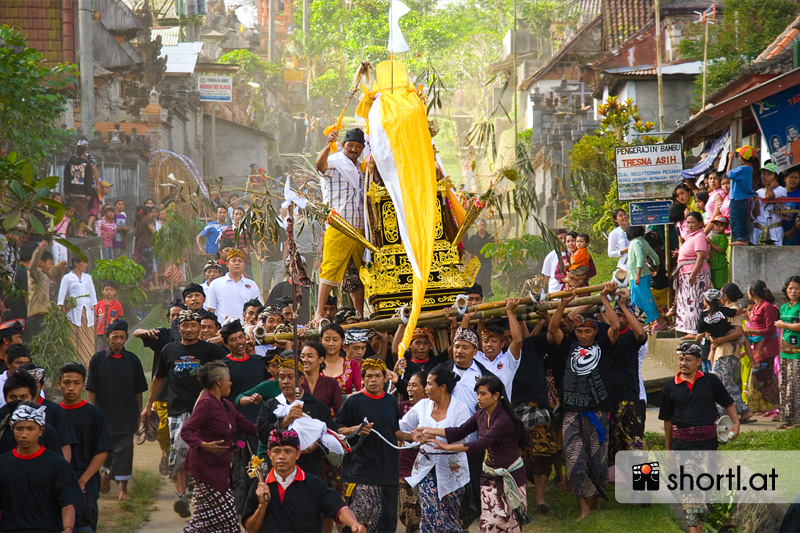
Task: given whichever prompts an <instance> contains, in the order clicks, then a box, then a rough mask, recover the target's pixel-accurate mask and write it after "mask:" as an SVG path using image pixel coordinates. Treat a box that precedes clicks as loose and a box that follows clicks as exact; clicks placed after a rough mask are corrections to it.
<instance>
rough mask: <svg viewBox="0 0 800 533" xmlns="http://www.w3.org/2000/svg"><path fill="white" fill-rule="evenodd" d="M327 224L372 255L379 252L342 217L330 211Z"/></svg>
mask: <svg viewBox="0 0 800 533" xmlns="http://www.w3.org/2000/svg"><path fill="white" fill-rule="evenodd" d="M328 224H330V225H331V226H333V227H334V228H336V229H337V230H339V231H341V232H342V233H344V234H345V235H347V236H348V237H350V238H351V239H353V240H355V241H357V242H359V243H360V244H362V245H363V246H364V247H365V248H366V249H367V250H369V251H370V252H372V253H373V254H377V253H379V252H380V250H379V249H378V247H377V246H375V245H374V244H372V243H371V242H369V241H368V240H367V239H365V238H364V236H363V235H361V234H360V233H359V232H358V230H356V229H355V228H354V227H353V225H352V224H350V223H349V222H348V221H346V220H345V219H344V218H342V215H340V214H339V213H337V212H336V211H334V210H333V209H331V212H330V214H329V215H328Z"/></svg>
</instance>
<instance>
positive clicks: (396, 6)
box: [386, 0, 411, 53]
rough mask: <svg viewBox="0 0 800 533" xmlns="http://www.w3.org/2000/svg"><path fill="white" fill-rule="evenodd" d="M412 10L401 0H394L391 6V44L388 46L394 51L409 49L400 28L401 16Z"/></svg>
mask: <svg viewBox="0 0 800 533" xmlns="http://www.w3.org/2000/svg"><path fill="white" fill-rule="evenodd" d="M409 11H411V10H410V9H409V8H408V6H407V5H405V4H404V3H403V2H401V1H400V0H392V4H391V6H390V7H389V45H388V46H387V47H386V48H388V50H389V51H390V52H392V53H398V52H407V51H408V50H409V48H408V43H406V39H405V37H403V32H402V31H401V30H400V17H402V16H403V15H405V14H407V13H408V12H409Z"/></svg>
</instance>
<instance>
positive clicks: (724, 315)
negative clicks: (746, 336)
mask: <svg viewBox="0 0 800 533" xmlns="http://www.w3.org/2000/svg"><path fill="white" fill-rule="evenodd" d="M735 316H736V310H735V309H731V308H730V307H725V306H724V305H722V306H720V307H719V309H717V310H716V311H709V310H708V309H703V312H702V313H701V314H700V321H699V322H698V323H697V332H698V333H705V332H708V334H709V335H711V337H713V338H717V337H724V336H725V335H727V334H728V333H730V332H731V331H733V324H731V323H730V322H728V319H729V318H733V317H735Z"/></svg>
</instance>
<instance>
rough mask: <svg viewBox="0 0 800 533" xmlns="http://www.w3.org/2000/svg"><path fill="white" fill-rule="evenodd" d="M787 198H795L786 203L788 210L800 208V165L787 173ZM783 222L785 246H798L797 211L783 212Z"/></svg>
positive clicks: (799, 233) (799, 235)
mask: <svg viewBox="0 0 800 533" xmlns="http://www.w3.org/2000/svg"><path fill="white" fill-rule="evenodd" d="M784 181H785V182H786V198H793V199H795V201H794V202H787V203H786V210H789V209H800V202H798V201H797V200H798V199H800V166H796V167H794V168H791V169H789V171H788V172H787V173H786V178H785V179H784ZM781 221H782V222H783V245H784V246H797V245H798V244H800V230H798V229H797V221H798V217H797V213H783V214H782V215H781Z"/></svg>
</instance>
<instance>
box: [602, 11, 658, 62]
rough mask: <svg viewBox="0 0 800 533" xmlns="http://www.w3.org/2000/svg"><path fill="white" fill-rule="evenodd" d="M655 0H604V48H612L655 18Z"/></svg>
mask: <svg viewBox="0 0 800 533" xmlns="http://www.w3.org/2000/svg"><path fill="white" fill-rule="evenodd" d="M654 5H655V1H654V0H602V4H601V14H602V16H603V49H604V50H610V49H611V48H614V47H615V46H617V45H619V44H620V43H622V42H624V41H625V39H627V38H628V37H629V36H630V35H633V34H634V33H636V32H637V31H639V30H640V29H642V28H643V27H644V26H646V25H647V24H649V23H650V22H652V21H654V20H655V14H654Z"/></svg>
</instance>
